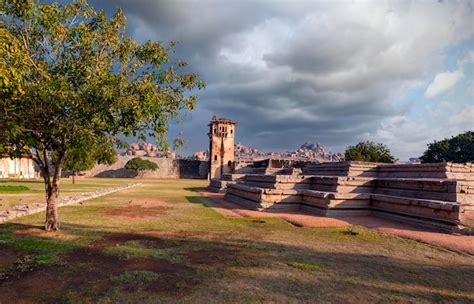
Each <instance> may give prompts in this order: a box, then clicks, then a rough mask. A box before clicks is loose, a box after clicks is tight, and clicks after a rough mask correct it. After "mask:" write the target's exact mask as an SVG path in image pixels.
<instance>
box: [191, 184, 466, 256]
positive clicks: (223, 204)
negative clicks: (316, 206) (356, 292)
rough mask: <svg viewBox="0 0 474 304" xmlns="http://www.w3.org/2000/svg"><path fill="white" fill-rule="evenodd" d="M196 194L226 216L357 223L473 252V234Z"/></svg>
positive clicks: (341, 224)
mask: <svg viewBox="0 0 474 304" xmlns="http://www.w3.org/2000/svg"><path fill="white" fill-rule="evenodd" d="M199 193H200V194H201V195H202V196H205V197H207V198H209V199H210V200H211V201H212V203H213V206H212V208H213V209H214V210H216V211H217V212H219V213H221V214H222V215H224V216H227V217H258V218H282V219H284V220H286V221H288V222H290V223H292V224H294V225H297V226H301V227H346V226H347V227H349V226H352V225H358V226H363V227H367V228H371V229H376V230H379V231H382V232H384V233H388V234H392V235H396V236H399V237H403V238H407V239H412V240H416V241H419V242H423V243H426V244H430V245H435V246H439V247H443V248H446V249H449V250H453V251H457V252H463V253H468V254H472V255H474V236H468V235H459V234H449V233H444V232H439V231H436V230H431V229H428V228H424V227H418V226H415V225H410V224H406V223H400V222H397V221H395V220H389V219H382V218H378V217H373V216H352V217H337V218H335V217H324V216H315V215H307V214H302V213H270V212H261V211H253V210H248V209H245V208H244V207H242V206H239V205H237V204H234V203H231V202H228V201H226V200H225V199H224V194H222V193H214V192H209V191H207V190H204V189H203V190H201V191H199Z"/></svg>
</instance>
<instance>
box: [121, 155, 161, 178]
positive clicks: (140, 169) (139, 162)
mask: <svg viewBox="0 0 474 304" xmlns="http://www.w3.org/2000/svg"><path fill="white" fill-rule="evenodd" d="M125 169H129V170H133V171H135V172H137V173H139V174H140V175H141V176H143V174H144V173H145V171H148V170H151V171H155V170H156V169H158V165H157V164H156V163H154V162H152V161H149V160H147V159H141V158H140V157H135V158H132V159H131V160H129V161H128V162H127V163H126V164H125Z"/></svg>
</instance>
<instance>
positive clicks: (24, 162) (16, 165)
mask: <svg viewBox="0 0 474 304" xmlns="http://www.w3.org/2000/svg"><path fill="white" fill-rule="evenodd" d="M38 176H39V174H38V172H37V171H36V170H35V166H34V164H33V159H32V158H31V157H28V156H24V157H22V158H13V159H11V158H10V157H9V156H5V155H0V178H35V177H38Z"/></svg>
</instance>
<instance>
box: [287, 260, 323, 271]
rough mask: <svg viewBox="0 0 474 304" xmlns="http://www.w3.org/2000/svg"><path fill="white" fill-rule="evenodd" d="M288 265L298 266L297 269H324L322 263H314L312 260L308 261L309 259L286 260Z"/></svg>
mask: <svg viewBox="0 0 474 304" xmlns="http://www.w3.org/2000/svg"><path fill="white" fill-rule="evenodd" d="M286 265H288V266H290V267H293V268H296V269H300V270H304V271H319V270H322V269H323V266H322V264H320V263H312V262H307V261H304V262H297V261H289V262H286Z"/></svg>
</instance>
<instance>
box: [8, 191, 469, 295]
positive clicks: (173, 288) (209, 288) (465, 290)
mask: <svg viewBox="0 0 474 304" xmlns="http://www.w3.org/2000/svg"><path fill="white" fill-rule="evenodd" d="M193 200H194V199H193V197H191V201H193ZM63 227H64V229H63V233H65V234H70V235H74V236H81V235H90V233H91V232H92V233H94V234H95V239H94V240H91V241H89V242H87V243H84V242H78V241H77V240H55V239H54V236H55V234H51V233H43V234H40V235H28V234H19V233H18V231H22V230H24V231H28V230H31V229H37V228H38V226H28V225H20V224H6V225H2V226H0V243H1V244H2V246H1V247H0V256H2V252H3V253H4V254H5V255H7V254H8V255H10V256H11V255H12V254H13V255H14V256H15V257H16V259H10V262H9V263H8V262H7V263H0V272H4V273H7V272H8V276H7V277H6V278H5V277H4V278H3V280H0V300H1V301H0V302H2V303H14V302H19V301H20V302H21V301H27V302H29V301H33V302H38V301H44V302H68V301H70V302H77V301H79V300H80V301H82V302H84V301H85V302H89V301H92V302H98V301H112V302H115V301H125V302H129V301H131V302H140V301H144V300H149V301H154V300H158V299H159V300H160V301H161V300H163V299H170V300H171V299H174V300H176V299H180V298H183V297H185V296H186V295H189V294H190V293H191V292H193V296H197V299H198V300H199V299H200V300H202V301H204V300H206V301H214V302H222V301H256V300H257V301H262V300H273V301H284V300H285V299H286V300H288V299H290V300H299V301H308V302H314V301H319V302H320V301H327V302H347V301H348V300H350V299H352V295H354V294H355V295H357V299H361V300H362V301H369V300H374V297H376V298H377V297H378V298H379V300H380V299H382V300H383V299H385V300H387V299H404V300H407V299H415V300H417V301H430V302H431V301H456V302H466V303H469V302H472V301H473V300H474V294H473V292H472V285H471V283H472V281H473V280H474V267H472V266H471V265H466V266H463V265H453V264H452V265H438V264H437V265H431V264H423V263H418V262H412V261H409V260H401V259H395V258H390V257H387V256H383V255H377V254H375V253H374V254H370V255H369V254H360V253H347V252H326V251H319V250H316V249H308V248H303V247H297V246H290V245H283V244H277V243H271V242H264V241H255V240H249V239H232V238H223V239H220V240H207V239H200V238H198V237H196V235H194V236H192V237H191V236H189V234H187V233H185V232H183V233H179V232H177V233H173V234H158V232H154V233H150V232H147V233H135V232H127V233H125V232H124V233H121V232H106V231H104V230H100V228H98V227H93V226H87V225H75V224H74V225H73V224H68V223H65V224H64V226H63ZM25 242H31V243H32V244H34V245H35V246H24V244H25ZM22 244H23V245H22ZM48 254H50V255H54V256H55V257H57V258H54V259H51V260H50V262H47V261H46V262H44V263H39V264H37V265H34V267H32V268H31V270H28V269H27V270H26V271H23V270H21V269H20V270H19V268H18V265H19V264H18V261H21V260H22V259H24V258H25V256H30V257H31V256H32V257H33V258H34V257H36V256H40V257H41V256H43V257H44V256H45V255H48ZM11 260H15V261H16V262H11ZM43 260H44V258H43ZM46 260H47V259H46ZM289 262H291V263H289ZM295 263H296V265H299V264H301V263H303V264H304V263H310V264H314V265H320V266H318V267H317V268H316V269H317V270H315V271H305V270H301V269H297V268H294V267H291V265H294V264H295ZM298 263H299V264H298ZM150 272H152V273H153V276H151V278H152V279H149V280H145V279H144V277H145V278H146V275H147V274H149V273H150ZM123 278H125V279H123ZM45 286H47V288H45ZM255 294H259V295H261V296H260V297H261V298H255Z"/></svg>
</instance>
